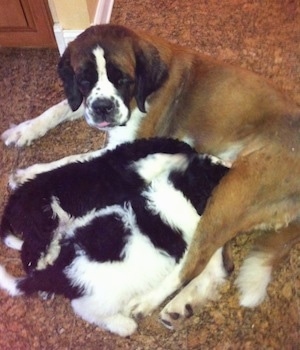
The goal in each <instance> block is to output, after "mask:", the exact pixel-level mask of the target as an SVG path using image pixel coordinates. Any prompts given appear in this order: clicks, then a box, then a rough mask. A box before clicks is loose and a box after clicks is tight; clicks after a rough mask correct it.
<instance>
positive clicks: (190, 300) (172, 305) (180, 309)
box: [159, 285, 206, 329]
mask: <svg viewBox="0 0 300 350" xmlns="http://www.w3.org/2000/svg"><path fill="white" fill-rule="evenodd" d="M205 300H206V299H204V298H203V297H202V296H201V295H200V294H199V293H198V290H197V287H196V285H188V286H187V287H185V288H184V289H183V290H182V291H181V292H179V294H177V295H176V296H175V297H174V298H173V299H172V300H171V301H170V302H169V303H168V304H167V305H166V306H165V307H164V308H163V310H162V311H161V312H160V315H159V318H160V321H161V322H162V324H163V325H164V326H165V327H167V328H169V329H175V328H176V323H177V322H179V321H181V320H182V319H184V318H189V317H191V316H193V314H194V307H195V306H196V305H199V304H200V303H203V302H204V301H205Z"/></svg>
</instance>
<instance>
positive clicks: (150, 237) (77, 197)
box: [0, 138, 233, 336]
mask: <svg viewBox="0 0 300 350" xmlns="http://www.w3.org/2000/svg"><path fill="white" fill-rule="evenodd" d="M227 171H228V168H226V167H224V166H222V164H220V163H219V162H216V161H215V159H214V157H211V156H206V155H198V154H197V152H196V151H195V150H193V149H192V148H191V147H190V146H188V145H187V144H186V143H184V142H181V141H178V140H174V139H165V138H154V139H148V140H136V141H134V142H133V143H123V144H122V145H120V146H118V147H116V148H115V149H114V150H110V151H107V152H106V153H105V154H104V155H102V156H100V157H96V158H94V159H92V160H90V161H87V162H83V163H72V164H67V165H65V166H62V167H60V168H56V169H53V170H52V171H49V172H45V173H41V174H38V175H37V176H36V178H35V179H33V180H29V181H28V182H26V183H24V184H23V185H21V186H20V187H18V189H17V190H16V191H15V192H14V193H13V194H12V195H11V197H10V198H9V200H8V203H7V205H6V207H5V210H4V215H3V218H2V222H1V231H0V234H1V236H2V239H3V240H4V242H5V243H6V244H7V245H8V246H9V247H12V248H15V249H18V250H21V258H22V263H23V266H24V269H25V271H26V273H27V275H26V277H21V278H14V277H12V276H11V275H9V274H8V272H7V271H6V270H5V268H4V267H3V266H0V288H2V289H4V290H6V291H8V292H9V293H10V294H11V295H14V296H16V295H21V294H27V295H28V294H29V295H30V294H32V293H34V292H42V293H43V294H44V293H60V294H63V295H64V296H66V297H67V298H69V299H71V300H72V301H71V304H72V307H73V310H74V311H75V313H76V314H78V315H79V316H81V317H82V318H83V319H85V320H87V321H88V322H91V323H94V324H96V325H97V326H99V327H102V328H104V329H107V330H109V331H111V332H113V333H116V334H118V335H121V336H129V335H131V334H132V333H133V332H134V331H135V330H136V327H137V324H136V322H135V320H134V319H133V317H132V316H131V315H130V312H128V310H129V311H131V309H130V303H131V302H132V299H133V298H137V297H139V296H141V295H143V294H145V293H147V292H150V291H151V290H152V289H153V288H155V287H157V286H158V285H159V284H160V283H161V282H162V281H163V279H164V278H166V276H167V275H168V274H170V273H171V272H172V271H173V270H174V269H176V268H177V269H178V268H179V267H180V266H181V265H182V261H183V258H184V254H185V251H186V248H187V247H188V245H189V244H190V242H191V239H192V236H193V233H194V230H195V229H196V227H197V223H198V221H199V219H200V215H201V214H202V212H203V210H204V208H205V205H206V202H207V200H208V198H209V196H210V194H211V192H212V190H213V189H214V187H215V186H216V185H217V184H218V183H219V181H220V179H221V178H222V177H223V176H224V175H225V174H226V173H227ZM17 234H21V236H20V238H18V236H17ZM225 248H226V247H225ZM226 256H227V253H226V249H219V250H217V252H216V253H215V254H214V256H213V257H212V259H211V261H210V262H209V264H208V266H207V268H206V269H205V274H206V280H207V283H206V284H205V285H203V288H202V290H201V289H199V293H200V292H201V293H202V294H203V297H205V298H207V299H211V298H212V297H213V296H214V295H215V294H216V288H217V286H218V285H220V284H222V282H223V281H225V277H226V276H227V272H230V271H228V270H231V269H232V268H233V267H232V266H230V265H228V262H230V260H229V259H227V258H226ZM223 260H224V264H223ZM226 261H227V262H226ZM128 305H129V306H128Z"/></svg>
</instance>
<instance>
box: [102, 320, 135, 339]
mask: <svg viewBox="0 0 300 350" xmlns="http://www.w3.org/2000/svg"><path fill="white" fill-rule="evenodd" d="M105 328H106V329H107V330H109V331H110V332H112V333H115V334H118V335H119V336H121V337H129V336H130V335H132V334H133V333H134V332H135V331H136V330H137V323H136V322H135V321H134V320H133V319H132V318H129V317H125V316H123V315H116V316H115V317H111V319H109V320H107V321H106V325H105Z"/></svg>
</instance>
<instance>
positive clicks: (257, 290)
mask: <svg viewBox="0 0 300 350" xmlns="http://www.w3.org/2000/svg"><path fill="white" fill-rule="evenodd" d="M298 242H300V223H299V222H298V223H292V224H290V225H289V226H288V227H284V228H282V229H281V230H278V231H276V232H274V231H272V232H268V233H265V234H264V235H263V236H261V237H259V238H258V239H257V240H256V241H255V245H254V249H253V250H252V251H251V253H250V254H249V256H248V257H247V258H246V259H245V261H244V262H243V264H242V266H241V269H240V273H239V275H238V278H237V280H236V282H235V284H236V285H237V287H238V289H239V292H240V304H241V305H242V306H246V307H254V306H257V305H259V304H260V303H261V302H262V301H263V300H264V298H265V296H266V294H267V286H268V284H269V282H270V280H271V273H272V269H273V268H274V267H275V266H276V265H278V264H279V263H280V262H281V261H282V260H284V259H285V258H286V257H287V256H288V254H289V252H290V250H291V249H292V247H293V246H294V245H295V244H296V243H298Z"/></svg>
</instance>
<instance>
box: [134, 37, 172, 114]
mask: <svg viewBox="0 0 300 350" xmlns="http://www.w3.org/2000/svg"><path fill="white" fill-rule="evenodd" d="M135 57H136V71H135V76H136V87H135V89H136V90H135V99H136V102H137V106H138V108H139V110H140V111H141V112H144V113H146V108H145V102H146V99H147V97H148V96H149V95H150V94H151V93H152V92H154V91H156V90H158V89H159V88H160V87H161V86H162V84H163V83H164V81H165V80H166V79H167V77H168V68H167V65H166V64H165V62H163V60H162V59H161V57H160V55H159V52H158V50H157V49H156V48H155V47H154V46H152V45H150V44H148V43H147V44H143V45H138V46H137V47H136V48H135Z"/></svg>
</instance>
